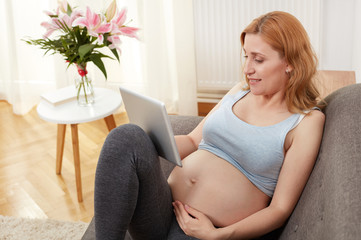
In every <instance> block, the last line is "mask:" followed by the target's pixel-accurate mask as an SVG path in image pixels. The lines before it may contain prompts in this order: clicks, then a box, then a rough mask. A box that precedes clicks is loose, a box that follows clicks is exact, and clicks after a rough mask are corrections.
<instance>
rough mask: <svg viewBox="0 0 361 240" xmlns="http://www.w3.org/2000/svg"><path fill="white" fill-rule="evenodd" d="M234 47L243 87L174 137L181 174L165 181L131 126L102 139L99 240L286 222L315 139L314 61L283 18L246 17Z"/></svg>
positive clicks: (227, 233) (204, 233)
mask: <svg viewBox="0 0 361 240" xmlns="http://www.w3.org/2000/svg"><path fill="white" fill-rule="evenodd" d="M241 44H242V51H243V53H244V57H245V64H244V68H243V72H244V75H245V79H246V84H244V83H242V84H241V83H239V84H237V85H236V86H234V87H233V88H232V89H231V90H230V91H229V92H228V93H227V94H226V96H225V97H224V98H223V99H222V101H220V103H219V104H217V105H216V107H215V108H214V109H213V110H212V111H211V112H210V113H209V114H208V115H207V117H206V118H204V119H203V121H202V122H201V123H200V124H199V125H198V126H197V127H196V128H195V129H194V130H193V131H192V132H191V133H190V134H188V135H184V136H176V143H177V146H178V150H179V153H180V155H181V158H182V163H183V167H181V168H180V167H175V168H174V169H173V171H172V172H171V174H170V176H169V178H168V179H165V177H164V175H163V173H162V170H161V168H160V163H159V159H158V155H157V152H156V150H155V148H154V145H153V144H152V142H151V140H150V139H149V137H148V136H147V134H146V133H144V132H143V131H142V130H141V129H140V128H139V127H137V126H135V125H131V124H127V125H123V126H120V127H118V128H117V129H115V130H113V131H112V132H111V133H110V134H109V136H108V137H107V140H106V141H105V143H104V146H103V149H102V152H101V155H100V158H99V163H98V166H97V172H96V181H95V229H96V237H97V239H99V240H105V239H123V238H124V236H125V233H126V231H127V230H129V232H130V233H131V236H132V238H133V239H249V238H254V237H258V236H261V235H264V234H266V233H268V232H270V231H272V230H274V229H276V228H279V227H281V226H282V225H283V224H284V223H285V221H286V220H287V218H288V217H289V216H290V214H291V213H292V211H293V209H294V207H295V205H296V203H297V201H298V199H299V197H300V195H301V193H302V190H303V188H304V186H305V184H306V182H307V180H308V177H309V175H310V173H311V171H312V168H313V166H314V163H315V160H316V156H317V153H318V149H319V145H320V141H321V138H322V131H323V124H324V118H325V117H324V115H323V113H322V112H321V111H319V108H318V107H319V106H318V105H317V101H318V97H319V94H318V91H317V89H316V88H315V87H314V85H313V83H312V77H313V76H314V74H315V73H316V65H317V58H316V56H315V54H314V52H313V51H312V47H311V44H310V42H309V39H308V35H307V33H306V32H305V30H304V28H303V27H302V25H301V23H300V22H299V21H298V20H297V19H296V18H295V17H294V16H292V15H290V14H288V13H285V12H278V11H277V12H270V13H268V14H265V15H262V16H260V17H258V18H256V19H255V20H253V21H252V22H251V23H250V25H249V26H247V27H246V29H245V30H244V31H243V32H242V34H241Z"/></svg>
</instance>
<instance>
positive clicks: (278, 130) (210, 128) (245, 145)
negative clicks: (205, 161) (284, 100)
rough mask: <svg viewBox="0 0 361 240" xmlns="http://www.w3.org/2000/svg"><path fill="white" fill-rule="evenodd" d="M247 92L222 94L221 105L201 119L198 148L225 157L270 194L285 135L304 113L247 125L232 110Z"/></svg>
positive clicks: (274, 185)
mask: <svg viewBox="0 0 361 240" xmlns="http://www.w3.org/2000/svg"><path fill="white" fill-rule="evenodd" d="M248 92H249V91H240V92H238V93H237V94H235V95H227V96H225V98H224V99H223V102H222V104H221V106H220V107H219V108H218V109H217V110H216V111H215V112H214V113H213V114H211V115H210V116H209V117H208V119H207V121H206V122H205V123H204V126H203V132H202V134H203V139H202V141H201V143H200V144H199V147H198V149H203V150H207V151H209V152H211V153H213V154H215V155H217V156H218V157H220V158H222V159H224V160H226V161H228V162H229V163H231V164H232V165H233V166H235V167H236V168H237V169H239V170H240V171H241V172H242V173H243V174H244V175H245V176H246V177H247V178H248V179H249V180H250V181H251V182H252V183H253V184H254V185H255V186H256V187H257V188H259V189H260V190H261V191H262V192H264V193H265V194H267V195H268V196H270V197H272V196H273V192H274V189H275V187H276V184H277V180H278V176H279V173H280V170H281V167H282V164H283V160H284V146H283V145H284V142H285V138H286V135H287V133H288V132H289V131H290V130H292V129H293V128H294V127H296V126H297V125H298V123H299V122H300V121H301V120H302V119H303V117H304V114H293V115H291V116H290V117H288V118H287V119H285V120H283V121H282V122H279V123H277V124H274V125H271V126H265V127H258V126H254V125H250V124H248V123H246V122H244V121H242V120H241V119H239V118H238V117H237V116H236V115H235V114H234V113H233V110H232V107H233V105H234V104H235V103H236V102H237V101H238V100H240V99H241V98H242V97H243V96H245V95H246V94H247V93H248Z"/></svg>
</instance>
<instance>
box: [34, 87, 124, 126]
mask: <svg viewBox="0 0 361 240" xmlns="http://www.w3.org/2000/svg"><path fill="white" fill-rule="evenodd" d="M121 104H122V98H121V96H120V92H116V91H114V90H111V89H107V88H94V103H93V104H92V105H91V106H86V107H82V106H79V105H78V103H77V100H76V99H75V100H73V101H70V102H66V103H63V104H59V105H57V106H54V105H52V104H50V103H48V102H47V101H45V100H41V101H40V103H39V105H38V107H37V112H38V114H39V116H40V118H42V119H43V120H46V121H49V122H53V123H57V124H77V123H84V122H91V121H95V120H98V119H102V118H105V117H107V116H109V115H111V114H113V113H114V112H115V111H116V110H117V109H118V108H119V107H120V106H121Z"/></svg>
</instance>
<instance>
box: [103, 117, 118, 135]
mask: <svg viewBox="0 0 361 240" xmlns="http://www.w3.org/2000/svg"><path fill="white" fill-rule="evenodd" d="M104 120H105V123H106V124H107V127H108V131H109V132H110V131H111V130H112V129H113V128H115V127H116V124H115V120H114V115H113V114H111V115H109V116H108V117H105V118H104Z"/></svg>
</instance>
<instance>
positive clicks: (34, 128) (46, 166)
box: [0, 101, 128, 222]
mask: <svg viewBox="0 0 361 240" xmlns="http://www.w3.org/2000/svg"><path fill="white" fill-rule="evenodd" d="M115 121H116V124H117V126H119V125H120V124H123V123H126V122H128V119H127V117H126V115H125V114H124V113H123V114H117V115H115ZM78 128H79V144H80V160H81V174H82V185H83V198H84V201H83V202H82V203H78V201H77V195H76V187H75V176H74V165H73V155H72V145H71V133H70V127H69V126H68V127H67V130H66V137H65V147H64V157H63V168H62V175H56V174H55V157H56V134H57V127H56V124H54V123H49V122H46V121H44V120H41V119H40V118H39V117H38V115H37V112H36V108H34V109H33V110H32V111H31V112H30V113H28V114H26V115H25V116H17V115H15V114H13V113H12V107H11V105H9V104H8V103H7V102H5V101H0V215H5V216H17V217H30V218H51V219H60V220H70V221H84V222H89V221H90V220H91V218H92V216H93V213H94V210H93V206H94V198H93V193H94V175H95V169H96V164H97V161H98V156H99V153H100V150H101V147H102V145H103V142H104V140H105V138H106V136H107V134H108V131H107V128H106V125H105V122H104V121H103V120H98V121H94V122H91V123H83V124H79V127H78Z"/></svg>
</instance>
